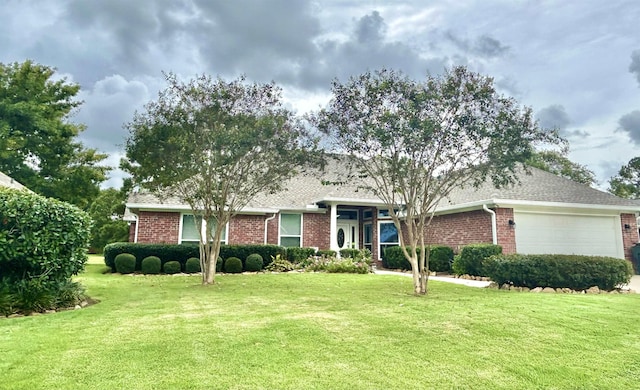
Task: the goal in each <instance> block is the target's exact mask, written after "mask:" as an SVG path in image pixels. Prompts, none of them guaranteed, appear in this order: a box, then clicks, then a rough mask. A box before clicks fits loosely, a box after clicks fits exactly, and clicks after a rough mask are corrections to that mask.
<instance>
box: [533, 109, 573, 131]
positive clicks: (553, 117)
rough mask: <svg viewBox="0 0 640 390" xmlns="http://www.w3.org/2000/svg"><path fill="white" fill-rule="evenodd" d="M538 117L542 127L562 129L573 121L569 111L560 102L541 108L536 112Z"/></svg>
mask: <svg viewBox="0 0 640 390" xmlns="http://www.w3.org/2000/svg"><path fill="white" fill-rule="evenodd" d="M536 119H538V123H539V124H540V126H541V127H544V128H554V129H559V130H560V131H562V130H565V129H566V128H567V126H569V124H570V123H571V119H569V115H568V114H567V111H566V110H565V108H564V106H562V105H560V104H553V105H551V106H548V107H545V108H543V109H541V110H539V111H538V112H537V113H536Z"/></svg>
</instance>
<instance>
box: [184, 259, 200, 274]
mask: <svg viewBox="0 0 640 390" xmlns="http://www.w3.org/2000/svg"><path fill="white" fill-rule="evenodd" d="M201 271H202V269H201V268H200V259H199V258H197V257H190V258H188V259H187V262H186V263H185V264H184V272H186V273H188V274H196V273H198V272H201Z"/></svg>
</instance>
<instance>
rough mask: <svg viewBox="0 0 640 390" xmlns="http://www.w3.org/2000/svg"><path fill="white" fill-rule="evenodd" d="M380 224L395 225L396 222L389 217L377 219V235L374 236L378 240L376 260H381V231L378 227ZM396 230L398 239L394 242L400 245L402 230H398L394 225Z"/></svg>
mask: <svg viewBox="0 0 640 390" xmlns="http://www.w3.org/2000/svg"><path fill="white" fill-rule="evenodd" d="M381 224H392V225H393V226H394V227H396V224H395V223H394V222H393V221H392V220H390V219H383V220H378V237H376V238H377V241H378V260H382V248H381V247H380V246H381V245H382V241H380V232H381V231H382V230H381V229H380V225H381ZM396 231H398V241H397V242H396V243H395V244H397V246H400V234H402V231H399V230H398V228H397V227H396ZM384 244H394V243H393V242H385V243H384Z"/></svg>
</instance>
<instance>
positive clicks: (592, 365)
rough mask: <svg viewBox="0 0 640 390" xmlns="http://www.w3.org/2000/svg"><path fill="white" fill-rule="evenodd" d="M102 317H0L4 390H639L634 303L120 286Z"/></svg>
mask: <svg viewBox="0 0 640 390" xmlns="http://www.w3.org/2000/svg"><path fill="white" fill-rule="evenodd" d="M102 269H104V266H102V265H100V264H89V265H87V272H86V273H85V274H83V275H82V276H81V277H79V278H78V279H80V280H81V282H82V283H83V284H84V285H85V286H86V287H87V288H88V291H89V294H90V295H91V296H92V297H93V298H96V299H99V300H101V303H99V304H97V305H94V306H90V307H87V308H84V309H81V310H76V311H67V312H59V313H55V314H48V315H40V316H33V317H22V318H11V319H6V318H0V388H9V389H114V388H128V389H350V390H354V389H413V388H416V389H418V388H419V389H428V388H443V389H447V388H474V389H484V388H486V389H500V388H503V389H514V388H531V389H533V388H545V389H547V388H555V389H576V388H580V389H601V388H611V389H614V388H636V387H638V384H639V383H640V360H639V359H638V356H640V327H639V326H638V324H639V322H640V321H639V319H640V316H639V315H638V309H639V308H640V295H561V294H549V295H546V294H533V293H516V292H505V291H497V290H488V289H476V288H470V287H464V286H459V285H454V284H447V283H441V282H435V281H432V282H430V296H429V297H427V298H424V297H421V298H416V297H414V296H412V295H410V293H411V291H412V286H411V279H410V278H406V277H401V276H381V275H344V274H259V275H229V276H219V277H218V281H219V284H218V285H215V286H211V287H202V286H200V285H199V281H200V278H199V277H198V276H120V275H112V274H105V275H103V274H101V273H100V271H101V270H102Z"/></svg>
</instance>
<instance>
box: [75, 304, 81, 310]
mask: <svg viewBox="0 0 640 390" xmlns="http://www.w3.org/2000/svg"><path fill="white" fill-rule="evenodd" d="M73 309H74V310H79V309H82V306H80V305H75V306H74V307H73Z"/></svg>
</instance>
